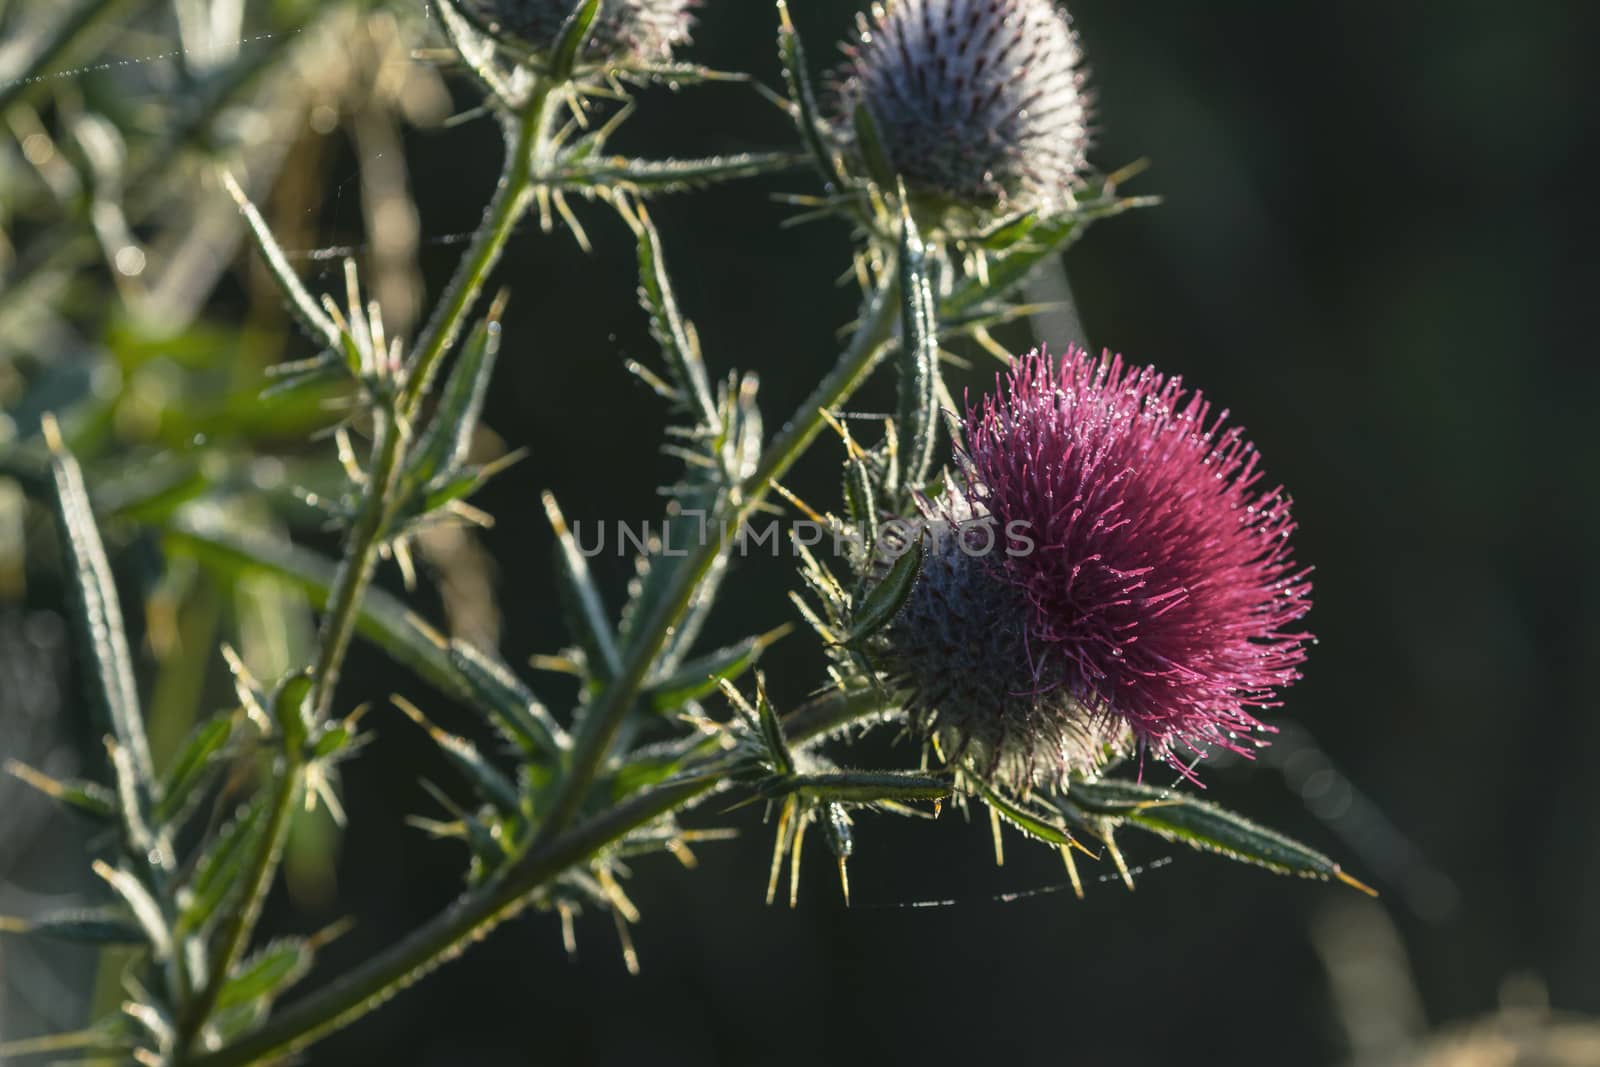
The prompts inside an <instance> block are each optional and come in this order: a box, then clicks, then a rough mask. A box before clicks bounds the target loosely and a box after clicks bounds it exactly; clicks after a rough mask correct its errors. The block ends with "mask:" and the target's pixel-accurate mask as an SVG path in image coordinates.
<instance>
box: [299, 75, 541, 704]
mask: <svg viewBox="0 0 1600 1067" xmlns="http://www.w3.org/2000/svg"><path fill="white" fill-rule="evenodd" d="M554 90H555V86H554V85H553V84H552V83H551V82H549V81H548V80H545V79H540V81H539V82H538V83H537V84H536V85H535V86H534V87H533V89H532V91H531V93H530V95H529V98H528V101H527V103H526V104H525V105H524V107H523V108H522V111H521V113H520V114H519V115H518V116H517V126H516V132H515V134H514V135H513V136H511V137H510V138H508V144H507V150H506V161H505V169H504V171H503V172H502V173H501V175H500V182H499V184H498V185H496V186H495V191H494V197H493V198H492V199H491V200H490V202H489V207H488V209H487V210H486V211H485V213H484V223H483V226H482V227H481V228H479V230H478V232H477V234H476V236H474V237H473V240H472V246H471V247H470V248H468V250H467V254H466V256H465V258H463V259H462V261H461V265H460V266H459V267H458V268H457V269H456V274H455V277H453V278H452V279H451V281H450V285H449V288H448V289H446V290H445V295H444V299H443V301H442V302H441V303H440V305H439V309H438V311H436V312H435V313H434V315H433V317H432V318H431V319H430V320H429V322H428V325H427V327H426V329H424V330H423V333H422V336H421V337H420V338H418V340H417V344H416V349H415V354H414V355H413V356H412V357H411V363H410V366H409V367H408V368H407V373H406V376H405V381H404V383H403V384H402V385H401V387H400V392H399V395H398V396H397V397H396V398H395V400H394V405H393V417H386V416H385V415H384V414H383V413H382V412H381V411H380V412H379V425H378V428H377V447H376V449H375V455H374V458H373V461H372V467H371V469H370V470H369V471H368V472H367V477H368V485H367V495H366V499H365V500H364V501H363V503H362V507H361V513H360V516H359V517H358V518H357V520H356V524H355V526H354V527H353V528H352V529H351V531H350V539H349V542H348V544H347V547H346V549H345V555H344V560H343V562H342V563H341V564H340V567H339V574H338V578H337V581H336V582H335V583H334V588H333V595H332V596H331V597H330V598H329V602H328V614H327V615H326V617H325V621H324V623H323V629H322V640H321V646H320V650H319V652H318V656H317V662H316V666H315V668H314V669H313V671H312V678H313V684H314V686H315V688H314V690H313V695H312V707H313V708H314V709H315V711H316V714H317V717H318V718H321V717H323V716H325V715H326V714H327V713H328V710H329V708H330V707H331V706H332V702H333V691H334V689H335V687H336V685H337V684H338V681H339V671H340V668H341V667H342V666H343V664H344V658H345V654H346V653H347V652H348V651H349V649H350V639H351V637H352V635H353V634H354V633H355V626H356V618H357V616H358V615H359V613H360V612H359V608H360V606H361V598H362V596H363V595H364V594H365V593H366V591H367V586H368V585H370V584H371V582H372V575H373V572H374V571H375V570H376V569H377V565H378V551H379V548H380V547H381V546H382V543H383V535H384V533H385V532H386V529H387V527H388V525H389V521H390V519H391V517H392V516H391V512H392V510H393V508H394V504H395V501H394V487H395V483H396V481H397V479H398V478H399V475H400V469H401V467H402V465H403V460H404V458H405V443H406V441H407V440H408V439H409V436H410V426H411V424H412V422H413V420H414V419H415V418H416V416H417V414H418V411H419V409H420V408H421V406H422V402H423V400H424V399H425V398H426V397H427V394H428V388H429V386H430V385H431V384H432V381H433V378H434V375H435V374H436V373H437V372H438V369H439V365H440V363H441V362H443V360H444V357H445V356H446V355H447V354H448V353H449V351H450V349H451V347H452V345H453V344H454V342H455V340H456V338H457V337H459V336H460V334H461V328H462V326H463V324H464V323H465V322H466V319H467V316H468V315H469V314H470V313H471V311H472V308H473V306H474V305H475V304H476V303H477V301H478V298H479V297H480V296H481V295H482V293H483V289H484V286H485V285H486V284H487V283H488V280H489V274H490V272H491V271H492V270H493V269H494V266H495V264H496V263H497V262H498V261H499V259H500V253H501V252H502V251H503V250H504V249H505V246H506V242H507V240H509V239H510V237H511V233H512V231H513V230H514V229H515V228H516V225H517V223H518V222H519V221H520V220H521V218H522V215H523V212H524V211H525V210H526V209H527V206H528V197H529V193H530V191H531V189H532V187H533V176H534V173H535V167H536V165H537V163H538V160H539V158H540V157H541V156H542V155H543V153H544V147H545V141H546V138H547V134H548V129H549V126H550V115H551V111H552V108H551V102H552V100H551V98H552V96H553V94H554Z"/></svg>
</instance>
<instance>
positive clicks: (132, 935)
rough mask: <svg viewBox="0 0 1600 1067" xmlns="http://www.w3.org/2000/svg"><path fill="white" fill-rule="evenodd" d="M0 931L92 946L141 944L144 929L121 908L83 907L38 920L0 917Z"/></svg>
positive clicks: (144, 939) (55, 913)
mask: <svg viewBox="0 0 1600 1067" xmlns="http://www.w3.org/2000/svg"><path fill="white" fill-rule="evenodd" d="M0 932H4V933H8V934H38V935H40V936H42V937H54V938H58V939H60V940H63V941H85V942H88V943H90V944H95V945H142V944H144V943H145V941H146V938H145V933H144V930H143V929H142V928H141V927H140V926H139V924H138V923H136V922H134V921H133V920H132V919H131V918H129V916H128V913H127V912H126V911H124V910H122V909H120V908H83V909H78V910H72V911H58V912H52V913H51V914H49V915H44V916H41V917H39V918H37V919H14V918H11V917H9V916H4V915H0Z"/></svg>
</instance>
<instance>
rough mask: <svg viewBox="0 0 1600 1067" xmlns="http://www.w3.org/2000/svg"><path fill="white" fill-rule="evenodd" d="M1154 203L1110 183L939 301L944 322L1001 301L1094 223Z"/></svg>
mask: <svg viewBox="0 0 1600 1067" xmlns="http://www.w3.org/2000/svg"><path fill="white" fill-rule="evenodd" d="M1149 202H1150V201H1148V200H1146V199H1141V198H1136V197H1123V198H1118V197H1117V196H1116V195H1115V193H1114V192H1112V191H1111V188H1110V184H1109V182H1108V184H1107V185H1106V186H1103V187H1102V188H1101V190H1100V191H1099V193H1098V194H1097V195H1094V196H1093V197H1092V198H1090V199H1087V200H1085V201H1084V202H1082V203H1080V204H1079V206H1078V207H1077V208H1075V209H1074V210H1072V211H1070V212H1067V213H1065V214H1061V215H1056V216H1054V217H1053V218H1047V219H1039V220H1038V221H1036V222H1035V223H1034V224H1033V225H1032V226H1031V227H1030V228H1029V229H1028V232H1027V234H1026V237H1025V238H1024V239H1022V240H1019V241H1018V242H1017V243H1015V244H1013V245H1011V246H1010V247H1009V248H1007V249H1006V250H1005V251H1003V252H1001V253H1000V254H998V255H995V256H992V257H991V258H990V259H989V262H988V264H987V266H986V268H985V271H984V274H983V275H981V276H980V275H977V274H974V275H971V276H969V277H967V278H966V279H964V280H963V281H962V282H960V283H959V284H957V285H956V286H955V288H954V289H953V290H952V291H951V292H950V293H949V294H948V295H947V296H945V297H944V298H943V299H942V300H940V301H939V319H940V321H951V320H954V319H959V318H961V317H962V316H965V315H968V314H970V313H971V312H972V311H973V310H974V309H976V308H978V307H979V306H980V305H983V304H985V303H987V302H989V301H991V300H997V299H999V298H1001V297H1003V296H1005V295H1006V294H1008V293H1010V292H1011V291H1012V290H1013V289H1015V288H1016V287H1017V286H1019V285H1021V284H1022V283H1023V281H1024V280H1026V279H1027V277H1028V275H1029V274H1030V273H1032V271H1033V269H1034V268H1035V267H1037V266H1038V265H1039V264H1040V263H1042V262H1044V261H1045V260H1046V259H1049V258H1050V257H1052V256H1056V255H1059V254H1061V253H1062V252H1064V251H1066V250H1067V248H1069V247H1070V246H1071V245H1072V244H1073V242H1075V241H1077V239H1078V238H1080V237H1082V236H1083V232H1084V230H1085V229H1087V228H1088V225H1089V223H1090V222H1092V221H1094V220H1096V219H1102V218H1109V217H1110V216H1112V215H1118V214H1121V213H1122V212H1124V211H1126V210H1128V209H1129V208H1133V207H1139V206H1142V205H1144V204H1147V203H1149Z"/></svg>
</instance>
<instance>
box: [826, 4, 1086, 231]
mask: <svg viewBox="0 0 1600 1067" xmlns="http://www.w3.org/2000/svg"><path fill="white" fill-rule="evenodd" d="M845 52H846V55H847V56H848V60H847V62H846V64H845V67H844V70H843V72H842V74H843V77H842V78H841V80H840V83H839V85H838V88H837V97H838V100H837V104H838V116H837V120H836V124H835V129H836V132H837V134H838V136H839V137H840V138H841V140H842V141H843V142H844V144H845V147H846V149H847V150H855V149H856V147H857V146H855V144H854V140H855V134H854V130H853V125H852V117H853V116H854V114H855V111H856V108H857V107H858V105H862V104H864V105H865V106H866V109H867V111H868V112H869V113H870V114H871V116H872V119H873V122H874V125H875V126H876V128H877V131H878V136H879V138H880V139H881V141H882V147H883V151H884V153H885V155H887V157H888V162H889V163H890V164H891V165H892V166H893V167H894V169H895V170H896V171H897V172H898V173H899V175H900V176H901V177H902V178H903V179H904V180H905V182H906V184H907V186H908V187H909V188H910V189H911V191H912V192H914V193H919V194H922V195H924V196H929V195H931V196H934V197H937V198H940V199H943V200H947V201H950V202H953V203H956V204H961V205H966V206H969V207H973V208H979V209H994V208H1003V209H1006V210H1015V211H1026V210H1031V209H1039V210H1044V211H1048V210H1051V209H1054V208H1059V207H1061V206H1062V205H1063V204H1066V203H1070V198H1071V190H1072V187H1073V185H1074V184H1075V182H1076V181H1077V179H1078V176H1079V175H1080V174H1081V173H1082V171H1083V169H1084V166H1085V153H1086V151H1087V149H1088V144H1089V135H1088V129H1087V125H1086V123H1087V122H1088V102H1087V99H1086V97H1085V94H1084V91H1083V80H1084V76H1083V72H1082V71H1081V70H1080V69H1079V62H1080V59H1081V55H1080V53H1079V50H1078V40H1077V35H1076V34H1074V33H1073V31H1072V26H1071V23H1070V21H1069V20H1068V17H1067V13H1066V12H1065V11H1063V10H1062V9H1060V8H1059V7H1057V6H1056V4H1055V2H1054V0H888V2H887V3H880V4H875V5H874V6H873V13H872V17H871V18H870V19H868V18H867V17H865V16H862V17H861V18H860V19H859V20H858V29H857V39H856V41H855V42H854V43H853V44H851V45H849V46H847V47H846V49H845Z"/></svg>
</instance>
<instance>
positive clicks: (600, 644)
mask: <svg viewBox="0 0 1600 1067" xmlns="http://www.w3.org/2000/svg"><path fill="white" fill-rule="evenodd" d="M543 499H544V511H545V515H546V517H547V518H548V519H549V520H550V529H551V530H553V531H554V532H555V535H556V579H557V581H558V583H559V588H560V591H561V597H562V600H563V601H564V602H565V604H566V608H567V625H568V626H570V627H571V628H572V631H573V637H575V638H576V639H577V641H578V644H579V645H580V646H581V647H582V648H583V651H584V653H585V655H586V656H587V657H588V661H589V671H590V673H591V674H592V675H593V676H594V677H595V679H596V680H597V681H601V682H608V681H610V680H611V679H612V678H614V677H616V673H617V668H618V664H619V663H620V658H619V656H618V654H617V644H616V638H615V637H614V636H613V634H612V630H611V622H610V619H609V618H608V616H607V614H606V609H605V605H604V604H603V603H602V601H601V599H600V590H599V587H597V586H596V585H595V583H594V577H593V576H592V575H591V574H590V573H589V561H588V560H587V559H585V558H584V556H583V553H582V552H581V551H579V550H578V544H577V542H576V541H575V540H574V539H573V536H572V531H571V530H570V529H568V528H567V520H566V518H565V517H564V516H562V514H561V508H560V507H559V506H558V505H557V504H556V498H555V496H554V495H553V494H551V493H549V492H546V493H545V494H544V496H543Z"/></svg>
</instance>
